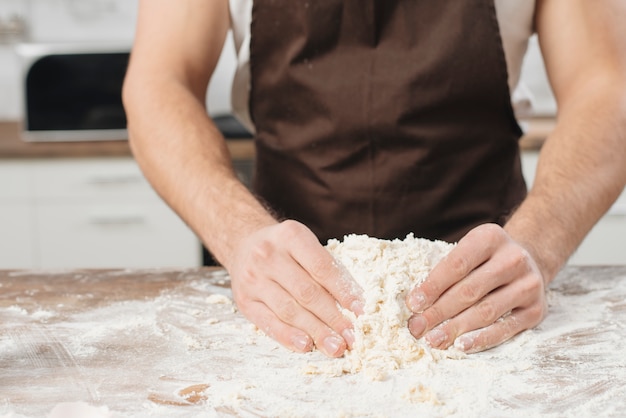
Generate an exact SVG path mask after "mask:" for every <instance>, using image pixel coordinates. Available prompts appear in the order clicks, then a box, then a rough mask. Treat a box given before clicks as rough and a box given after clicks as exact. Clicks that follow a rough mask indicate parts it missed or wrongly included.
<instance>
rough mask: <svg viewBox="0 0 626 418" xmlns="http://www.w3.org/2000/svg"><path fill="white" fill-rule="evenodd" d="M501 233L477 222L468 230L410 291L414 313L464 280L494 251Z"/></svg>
mask: <svg viewBox="0 0 626 418" xmlns="http://www.w3.org/2000/svg"><path fill="white" fill-rule="evenodd" d="M503 237H504V232H503V230H502V229H501V228H500V227H499V226H497V225H491V224H485V225H480V226H478V227H476V228H474V229H472V230H471V231H470V232H468V233H467V235H465V236H464V237H463V238H462V239H461V240H460V241H459V243H458V244H457V245H456V246H455V247H454V248H453V249H452V250H451V251H450V253H449V254H448V255H447V256H446V257H445V258H443V259H442V260H441V261H440V262H439V263H437V265H436V266H435V267H434V268H433V270H432V271H431V272H430V274H429V275H428V277H427V278H426V280H424V282H423V283H421V284H419V285H418V286H416V287H415V288H414V289H413V290H412V291H411V292H409V294H408V296H407V299H406V304H407V306H408V308H409V309H410V310H411V311H412V312H415V313H419V312H422V311H424V310H425V309H426V308H427V307H429V306H431V305H432V304H433V303H434V302H435V301H436V300H437V299H439V297H441V295H442V294H443V293H444V292H445V291H446V290H448V289H449V288H450V287H451V286H453V285H454V284H455V283H458V282H459V281H461V280H463V279H464V278H465V277H466V276H467V275H469V274H470V272H472V271H473V270H474V269H476V268H477V267H478V266H480V265H482V264H483V263H485V262H486V261H487V260H489V258H490V257H491V256H492V254H493V253H494V252H495V251H496V249H497V248H498V246H499V245H500V243H501V240H502V238H503Z"/></svg>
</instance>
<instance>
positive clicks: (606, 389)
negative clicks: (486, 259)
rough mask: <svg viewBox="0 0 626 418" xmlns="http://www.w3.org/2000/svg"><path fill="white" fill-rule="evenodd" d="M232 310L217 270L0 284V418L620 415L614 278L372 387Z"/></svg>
mask: <svg viewBox="0 0 626 418" xmlns="http://www.w3.org/2000/svg"><path fill="white" fill-rule="evenodd" d="M229 297H230V289H229V280H228V277H227V276H226V274H225V272H224V271H223V270H220V269H214V268H200V269H192V270H108V271H106V270H77V271H0V416H9V417H23V416H25V417H43V416H47V415H48V414H49V413H51V412H53V411H56V412H58V410H59V408H63V407H69V408H78V407H84V408H91V409H90V411H91V412H92V413H94V414H93V415H94V416H95V415H97V414H95V413H96V412H97V413H102V414H103V415H98V416H115V417H126V416H133V417H134V416H162V417H176V416H181V417H182V416H444V415H445V416H463V417H468V416H470V417H471V416H477V417H478V416H481V417H485V416H494V417H495V416H498V417H500V416H523V417H529V416H542V417H544V416H553V417H562V416H594V417H598V416H616V417H617V416H624V415H623V414H624V413H625V411H626V347H625V346H626V266H622V267H578V268H574V267H568V268H567V269H566V270H564V271H563V272H562V273H561V274H560V275H559V277H558V278H557V279H556V280H555V282H554V283H553V285H552V286H551V288H550V290H549V293H548V300H549V304H550V314H549V316H548V318H547V319H546V320H545V321H544V322H543V323H542V324H541V325H540V326H539V327H537V328H536V329H534V330H530V331H527V332H524V333H522V334H520V335H518V336H517V337H515V338H514V339H513V340H512V341H510V342H508V343H506V344H503V345H502V346H500V347H498V348H496V349H493V350H489V351H487V352H484V353H480V354H476V355H471V356H467V357H462V358H458V357H457V358H454V357H453V358H443V359H439V360H437V361H426V360H425V361H424V362H421V364H417V365H416V368H415V369H414V370H413V369H410V370H399V371H394V372H393V373H390V375H389V377H388V378H387V379H384V380H383V381H371V380H368V379H367V378H366V377H364V376H362V375H360V374H354V375H339V376H325V375H324V373H315V372H312V370H323V369H324V368H325V367H328V366H329V365H331V366H332V365H333V364H334V363H333V362H338V361H340V360H329V359H326V358H324V357H323V356H322V355H321V354H320V353H319V352H313V353H309V354H306V355H302V354H295V353H291V352H289V351H288V350H286V349H284V348H282V347H280V346H279V345H278V344H276V343H275V342H273V341H272V340H271V339H269V338H268V337H266V336H265V335H263V334H261V333H259V332H257V331H255V328H254V327H253V326H252V325H251V324H250V323H249V322H248V321H247V320H245V319H244V318H243V317H242V316H241V315H240V314H239V313H238V312H237V310H236V308H235V307H234V305H233V304H232V303H231V301H230V299H229ZM444 357H445V356H444ZM418 363H420V361H418ZM409 388H413V389H411V390H409ZM415 388H417V389H415ZM416 391H417V392H416ZM416 393H418V394H419V395H420V396H417V397H416V396H415V394H416ZM425 395H428V396H425ZM76 402H83V404H77V403H76ZM68 403H69V404H68ZM104 413H106V414H104ZM87 415H89V414H87ZM55 416H61V415H55ZM82 416H86V415H85V414H83V415H82Z"/></svg>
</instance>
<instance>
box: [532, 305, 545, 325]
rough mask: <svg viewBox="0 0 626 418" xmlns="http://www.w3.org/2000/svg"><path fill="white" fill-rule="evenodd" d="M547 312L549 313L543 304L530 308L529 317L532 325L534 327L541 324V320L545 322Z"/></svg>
mask: <svg viewBox="0 0 626 418" xmlns="http://www.w3.org/2000/svg"><path fill="white" fill-rule="evenodd" d="M546 311H547V309H546V307H545V306H544V305H543V304H541V303H536V304H534V305H533V306H531V307H530V308H528V315H529V318H530V319H531V321H532V322H533V323H532V325H533V326H534V325H536V324H538V323H539V322H541V320H543V318H544V317H545V316H546Z"/></svg>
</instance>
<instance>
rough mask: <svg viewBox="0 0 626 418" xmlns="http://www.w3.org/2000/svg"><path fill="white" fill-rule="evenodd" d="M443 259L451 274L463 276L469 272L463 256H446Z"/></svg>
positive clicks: (466, 261)
mask: <svg viewBox="0 0 626 418" xmlns="http://www.w3.org/2000/svg"><path fill="white" fill-rule="evenodd" d="M445 260H446V264H447V265H448V268H449V269H450V271H451V272H452V274H453V275H455V276H457V277H465V276H466V275H467V274H468V273H469V263H468V260H467V259H465V258H464V257H455V256H448V257H446V259H445Z"/></svg>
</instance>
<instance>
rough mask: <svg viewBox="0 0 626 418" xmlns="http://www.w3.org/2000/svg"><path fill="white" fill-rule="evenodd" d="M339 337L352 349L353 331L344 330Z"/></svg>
mask: <svg viewBox="0 0 626 418" xmlns="http://www.w3.org/2000/svg"><path fill="white" fill-rule="evenodd" d="M341 336H342V337H343V339H344V340H346V344H348V347H350V348H352V344H354V331H353V330H352V329H350V328H346V329H344V330H343V332H342V333H341Z"/></svg>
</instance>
